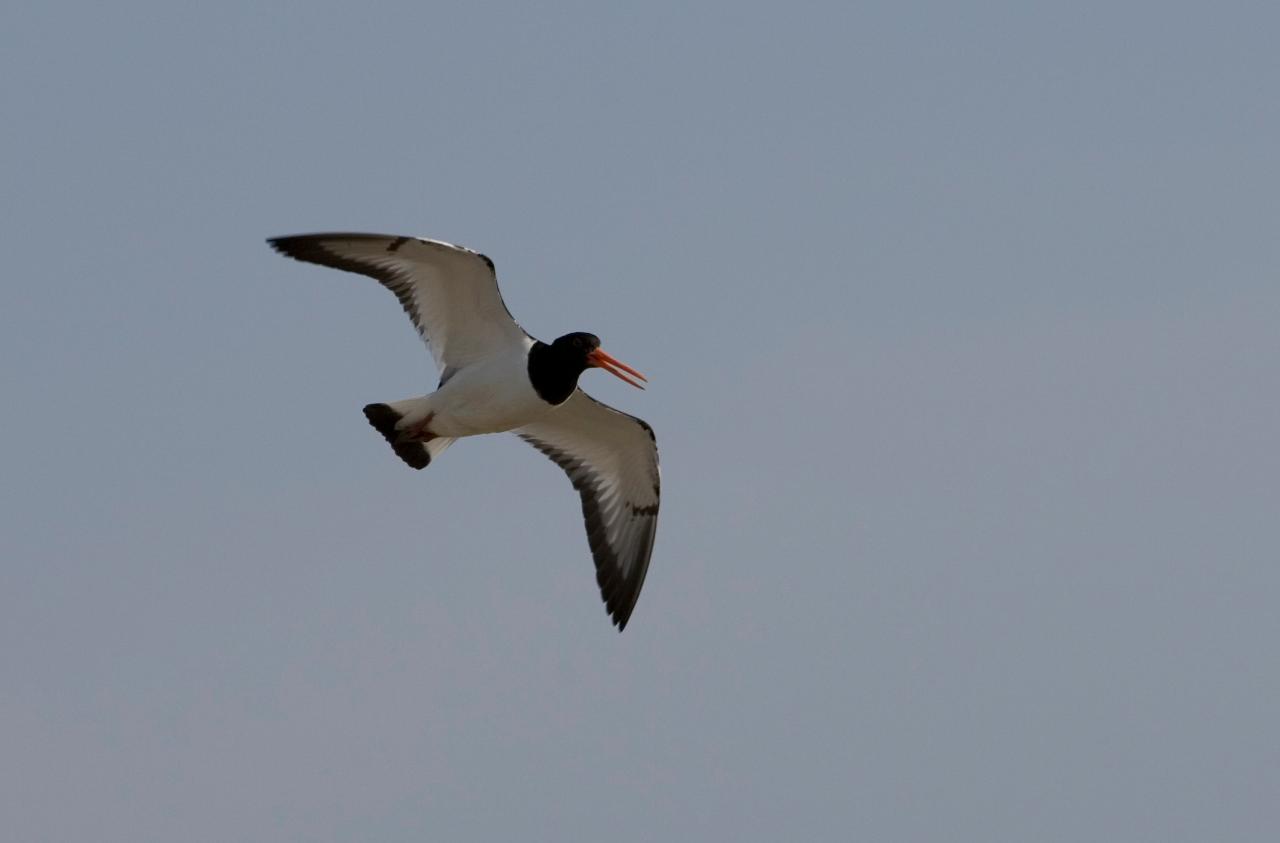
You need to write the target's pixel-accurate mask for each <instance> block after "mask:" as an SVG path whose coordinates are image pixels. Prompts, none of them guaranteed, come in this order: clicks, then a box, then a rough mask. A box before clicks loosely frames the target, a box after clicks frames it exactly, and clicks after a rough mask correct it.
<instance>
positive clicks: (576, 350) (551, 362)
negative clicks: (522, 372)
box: [529, 331, 645, 404]
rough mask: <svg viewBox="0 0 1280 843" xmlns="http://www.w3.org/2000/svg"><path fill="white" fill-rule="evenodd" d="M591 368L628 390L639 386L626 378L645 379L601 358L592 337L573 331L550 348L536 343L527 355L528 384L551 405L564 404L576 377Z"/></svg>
mask: <svg viewBox="0 0 1280 843" xmlns="http://www.w3.org/2000/svg"><path fill="white" fill-rule="evenodd" d="M593 367H599V368H601V369H604V370H605V371H606V372H609V373H610V374H612V375H616V376H617V377H619V378H621V379H622V380H624V381H626V382H627V383H629V384H631V385H632V386H640V384H639V383H638V382H636V381H635V380H632V379H631V378H630V377H628V376H627V374H630V375H633V376H635V377H637V378H639V379H640V380H644V379H645V378H644V375H642V374H640V373H639V372H637V371H636V370H635V369H633V368H631V367H630V366H628V365H627V364H625V363H623V362H621V361H620V360H615V359H614V358H613V357H610V356H609V355H608V354H605V353H604V352H603V351H602V350H601V349H600V338H599V337H597V336H596V335H595V334H588V333H585V332H582V331H576V332H574V333H572V334H565V335H564V336H563V337H560V338H559V339H557V340H556V341H555V342H553V343H551V345H547V344H545V343H537V344H535V345H534V347H533V348H532V349H530V351H529V380H530V381H531V382H532V383H533V387H534V389H536V390H537V391H538V394H539V395H541V396H542V398H543V399H544V400H546V401H548V402H549V403H551V404H560V403H562V402H563V401H566V400H568V398H569V396H570V395H572V394H573V390H574V389H576V388H577V386H578V376H579V375H581V374H582V373H583V372H585V371H586V370H587V369H590V368H593ZM624 373H626V374H624ZM640 388H641V389H643V388H644V387H642V386H640Z"/></svg>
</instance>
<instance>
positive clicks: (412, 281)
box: [267, 234, 525, 372]
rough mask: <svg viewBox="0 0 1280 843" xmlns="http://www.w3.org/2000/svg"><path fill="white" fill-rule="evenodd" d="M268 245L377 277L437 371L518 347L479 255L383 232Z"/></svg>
mask: <svg viewBox="0 0 1280 843" xmlns="http://www.w3.org/2000/svg"><path fill="white" fill-rule="evenodd" d="M267 242H268V243H270V244H271V247H272V248H273V249H275V250H276V251H277V252H279V253H280V254H282V255H287V256H289V257H291V258H296V259H297V260H300V261H307V262H308V263H318V264H320V265H322V266H332V267H334V268H335V269H343V270H346V271H347V272H358V273H360V274H361V275H368V276H369V277H370V278H375V279H377V280H378V281H379V282H380V283H381V284H382V286H384V287H386V288H387V289H388V290H390V291H391V292H393V293H395V294H396V298H398V299H399V300H400V304H401V306H403V307H404V310H405V312H406V313H408V314H409V318H410V319H412V320H413V325H414V327H415V328H417V329H418V333H419V334H420V335H421V336H422V339H423V340H424V341H425V342H426V344H427V348H428V349H430V351H431V356H432V357H434V358H435V361H436V366H437V367H439V369H440V371H442V372H443V371H444V370H445V369H447V368H461V367H462V366H465V365H467V364H468V363H471V362H473V361H476V360H479V359H482V358H485V357H489V356H491V355H492V354H493V353H494V352H495V351H498V350H501V349H502V348H503V347H505V346H507V345H509V344H518V343H522V342H524V338H525V332H524V330H523V329H521V327H520V326H519V325H517V324H516V321H515V320H514V319H512V318H511V313H510V312H509V311H508V310H507V306H506V305H505V304H503V302H502V294H501V293H499V292H498V278H497V276H496V274H495V273H494V269H493V261H491V260H489V259H488V258H487V257H485V256H484V255H482V254H480V253H479V252H473V251H471V250H470V249H464V248H463V247H461V246H455V245H453V244H452V243H443V242H441V241H439V240H424V239H421V238H418V237H395V236H392V235H389V234H300V235H295V236H291V237H273V238H271V239H270V240H268V241H267Z"/></svg>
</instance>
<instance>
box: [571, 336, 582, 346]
mask: <svg viewBox="0 0 1280 843" xmlns="http://www.w3.org/2000/svg"><path fill="white" fill-rule="evenodd" d="M573 347H574V348H582V337H574V338H573Z"/></svg>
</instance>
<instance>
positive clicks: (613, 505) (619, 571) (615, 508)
mask: <svg viewBox="0 0 1280 843" xmlns="http://www.w3.org/2000/svg"><path fill="white" fill-rule="evenodd" d="M515 433H516V435H518V436H519V437H520V438H521V439H523V440H525V441H526V442H528V443H529V444H530V445H532V446H533V447H535V448H537V449H538V450H539V451H542V453H544V454H546V455H547V456H549V457H551V459H552V460H554V461H555V462H556V464H557V465H559V466H560V467H561V468H563V469H564V471H565V473H566V474H568V475H569V480H570V481H571V482H572V483H573V488H575V489H577V490H578V493H579V494H580V495H581V496H582V515H583V518H585V519H586V522H587V542H588V543H589V544H590V545H591V555H592V556H594V557H595V562H596V581H597V582H598V583H599V584H600V594H601V596H602V597H604V603H605V607H606V608H607V609H608V611H609V614H610V616H612V618H613V622H614V623H616V624H617V625H618V630H619V631H621V630H622V629H624V628H625V627H626V625H627V619H628V618H630V617H631V610H632V609H634V608H635V605H636V598H638V597H639V596H640V587H641V586H643V585H644V575H645V572H646V571H648V570H649V556H650V554H651V553H652V552H653V537H654V533H655V532H656V531H657V529H658V498H659V495H660V488H661V477H660V474H659V470H658V445H657V442H656V441H655V439H654V436H653V429H652V428H651V427H649V425H647V424H645V423H644V422H643V421H641V420H640V419H637V418H635V417H634V416H628V415H627V414H626V413H620V412H618V411H617V410H615V409H613V408H612V407H609V406H607V405H605V404H601V403H600V402H599V401H596V400H595V399H594V398H592V397H591V396H589V395H587V394H586V393H585V392H583V391H582V390H581V389H579V390H576V391H575V392H574V393H573V395H571V396H569V400H568V401H566V402H564V403H563V404H561V405H560V406H558V407H557V408H556V409H555V411H554V412H552V413H551V414H550V415H549V416H547V417H546V418H545V419H543V420H542V421H539V422H536V423H534V424H527V425H525V426H524V427H519V428H516V430H515Z"/></svg>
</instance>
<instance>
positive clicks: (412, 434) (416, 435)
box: [400, 413, 436, 442]
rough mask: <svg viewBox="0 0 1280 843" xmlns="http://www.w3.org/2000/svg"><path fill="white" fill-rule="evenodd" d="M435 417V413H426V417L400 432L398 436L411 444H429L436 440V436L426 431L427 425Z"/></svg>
mask: <svg viewBox="0 0 1280 843" xmlns="http://www.w3.org/2000/svg"><path fill="white" fill-rule="evenodd" d="M435 417H436V414H435V413H427V417H426V418H425V419H423V420H422V421H420V422H418V423H417V424H414V425H410V426H409V427H406V428H405V429H404V430H403V431H401V432H400V435H401V436H402V437H403V438H405V439H408V440H410V441H412V442H430V441H431V440H432V439H435V438H436V435H435V434H434V433H432V432H431V431H429V430H427V425H429V424H431V420H432V419H434V418H435Z"/></svg>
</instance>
